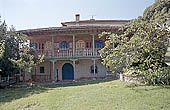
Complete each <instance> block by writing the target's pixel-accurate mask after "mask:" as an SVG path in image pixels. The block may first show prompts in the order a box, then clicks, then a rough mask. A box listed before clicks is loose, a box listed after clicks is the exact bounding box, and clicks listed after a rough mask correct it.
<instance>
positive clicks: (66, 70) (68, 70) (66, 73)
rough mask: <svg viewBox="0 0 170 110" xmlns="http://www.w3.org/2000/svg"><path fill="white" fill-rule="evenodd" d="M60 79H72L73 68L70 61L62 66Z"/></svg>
mask: <svg viewBox="0 0 170 110" xmlns="http://www.w3.org/2000/svg"><path fill="white" fill-rule="evenodd" d="M62 80H74V68H73V65H72V64H70V63H66V64H64V65H63V67H62Z"/></svg>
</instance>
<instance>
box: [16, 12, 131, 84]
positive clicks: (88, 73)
mask: <svg viewBox="0 0 170 110" xmlns="http://www.w3.org/2000/svg"><path fill="white" fill-rule="evenodd" d="M127 22H129V20H95V19H90V20H80V15H79V14H76V16H75V21H71V22H63V23H61V24H62V26H61V27H49V28H39V29H27V30H21V31H19V32H22V33H24V34H26V35H28V37H29V40H30V43H31V46H33V47H34V48H35V49H36V50H37V54H44V55H45V62H44V63H42V64H40V65H38V66H37V67H36V68H34V69H33V71H32V78H33V80H34V81H56V80H76V79H82V78H97V77H106V74H107V68H106V67H105V66H104V65H102V64H101V58H100V56H99V53H98V51H99V50H100V49H101V48H103V47H104V42H105V40H106V38H104V37H102V38H99V36H98V35H99V34H101V33H102V32H115V33H120V31H119V29H120V28H121V27H122V26H123V25H125V24H126V23H127Z"/></svg>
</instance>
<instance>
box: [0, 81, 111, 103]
mask: <svg viewBox="0 0 170 110" xmlns="http://www.w3.org/2000/svg"><path fill="white" fill-rule="evenodd" d="M109 81H113V79H102V80H95V81H88V82H76V83H75V82H74V83H69V84H64V83H63V84H62V83H61V84H55V85H54V84H53V85H43V86H34V87H23V88H5V89H0V104H3V103H5V102H11V101H13V100H16V99H20V98H25V97H28V96H31V95H33V94H40V93H43V92H48V90H52V89H54V88H58V87H69V86H84V85H91V84H99V83H104V82H109Z"/></svg>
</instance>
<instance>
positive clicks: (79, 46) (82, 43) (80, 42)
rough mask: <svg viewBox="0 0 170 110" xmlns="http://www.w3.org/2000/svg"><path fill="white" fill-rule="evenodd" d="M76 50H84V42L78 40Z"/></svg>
mask: <svg viewBox="0 0 170 110" xmlns="http://www.w3.org/2000/svg"><path fill="white" fill-rule="evenodd" d="M76 47H77V49H82V48H85V42H84V41H83V40H79V41H77V42H76Z"/></svg>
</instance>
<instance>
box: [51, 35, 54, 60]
mask: <svg viewBox="0 0 170 110" xmlns="http://www.w3.org/2000/svg"><path fill="white" fill-rule="evenodd" d="M51 51H52V57H54V36H51Z"/></svg>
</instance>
